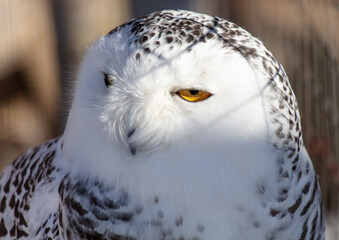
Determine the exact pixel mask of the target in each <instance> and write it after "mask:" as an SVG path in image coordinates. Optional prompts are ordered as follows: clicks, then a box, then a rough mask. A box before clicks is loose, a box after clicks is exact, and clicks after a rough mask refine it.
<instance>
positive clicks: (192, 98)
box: [176, 89, 211, 102]
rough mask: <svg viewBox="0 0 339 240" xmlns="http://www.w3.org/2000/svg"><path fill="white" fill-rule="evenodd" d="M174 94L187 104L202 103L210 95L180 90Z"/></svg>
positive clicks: (200, 91) (193, 90)
mask: <svg viewBox="0 0 339 240" xmlns="http://www.w3.org/2000/svg"><path fill="white" fill-rule="evenodd" d="M176 94H178V95H179V96H180V97H181V98H182V99H184V100H186V101H189V102H199V101H203V100H205V99H206V98H208V97H209V96H211V93H209V92H205V91H202V90H197V89H182V90H179V91H178V92H176Z"/></svg>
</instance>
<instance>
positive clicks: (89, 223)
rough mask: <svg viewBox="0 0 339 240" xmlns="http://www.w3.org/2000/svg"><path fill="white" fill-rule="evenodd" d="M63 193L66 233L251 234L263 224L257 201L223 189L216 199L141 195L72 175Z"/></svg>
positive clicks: (165, 236)
mask: <svg viewBox="0 0 339 240" xmlns="http://www.w3.org/2000/svg"><path fill="white" fill-rule="evenodd" d="M59 194H60V198H61V205H60V210H59V226H60V228H61V233H62V235H63V237H64V238H65V239H91V238H93V237H96V238H97V239H224V237H225V236H229V238H230V239H238V237H240V236H241V238H239V239H251V238H250V237H251V236H253V235H255V236H259V235H260V231H259V230H260V227H263V226H261V221H260V220H261V219H258V218H256V216H257V213H256V210H255V209H254V208H255V207H257V206H255V204H254V203H252V204H247V205H244V204H242V203H241V201H238V202H235V201H233V200H232V201H222V198H221V196H218V195H216V196H212V197H213V198H214V199H215V200H214V201H207V200H203V199H196V201H194V199H192V198H189V196H188V195H185V194H183V195H182V196H179V195H176V196H172V197H170V196H164V195H162V194H159V195H157V194H156V193H154V194H152V195H149V196H148V197H145V196H143V197H142V196H140V195H139V196H136V195H135V194H131V193H129V192H127V191H125V190H123V189H119V188H112V187H107V186H104V185H103V184H101V183H100V182H97V181H90V180H86V181H76V182H72V181H70V180H67V179H66V180H64V181H63V182H62V183H61V186H60V189H59ZM192 195H194V194H193V193H192ZM195 197H197V196H195ZM218 198H219V200H218ZM230 199H232V197H230ZM246 236H248V237H249V238H247V237H246Z"/></svg>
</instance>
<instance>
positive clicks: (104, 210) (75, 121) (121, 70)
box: [0, 10, 324, 240]
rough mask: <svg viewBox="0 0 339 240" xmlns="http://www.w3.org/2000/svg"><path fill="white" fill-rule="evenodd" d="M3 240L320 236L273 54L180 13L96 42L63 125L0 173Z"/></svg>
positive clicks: (314, 198)
mask: <svg viewBox="0 0 339 240" xmlns="http://www.w3.org/2000/svg"><path fill="white" fill-rule="evenodd" d="M0 190H1V195H0V238H1V239H114V240H127V239H134V240H160V239H163V240H164V239H173V240H175V239H176V240H184V239H186V240H198V239H200V240H204V239H208V240H221V239H223V240H225V239H226V240H238V239H239V240H247V239H251V240H253V239H276V240H278V239H283V240H286V239H309V240H310V239H324V215H323V210H322V203H321V194H320V188H319V183H318V180H317V176H316V174H315V172H314V169H313V166H312V163H311V160H310V158H309V156H308V154H307V151H306V149H305V147H304V144H303V140H302V134H301V125H300V115H299V112H298V106H297V102H296V98H295V96H294V93H293V91H292V89H291V86H290V84H289V81H288V78H287V76H286V74H285V72H284V69H283V67H282V66H281V64H280V63H279V62H278V61H277V60H276V59H275V57H274V56H273V55H272V54H271V53H270V52H269V51H268V50H267V49H266V48H265V47H264V45H263V44H262V42H260V41H259V40H258V39H256V38H255V37H253V36H251V34H249V33H248V32H247V31H245V30H244V29H242V28H240V27H238V26H237V25H236V24H234V23H231V22H228V21H226V20H224V19H221V18H219V17H212V16H208V15H204V14H199V13H195V12H190V11H183V10H177V11H173V10H165V11H159V12H154V13H152V14H149V15H147V16H144V17H140V18H137V19H132V20H130V21H128V22H127V23H125V24H123V25H121V26H119V27H117V28H115V29H114V30H112V31H111V32H109V33H108V34H107V35H106V36H104V37H101V38H100V39H99V40H98V41H97V42H95V43H94V44H93V45H92V46H91V47H90V49H89V50H88V52H87V54H86V55H85V56H84V59H83V62H82V64H81V67H80V70H79V72H78V75H77V82H76V86H75V93H74V99H73V104H72V107H71V110H70V112H69V116H68V120H67V125H66V128H65V131H64V134H63V135H62V136H60V137H58V138H55V139H52V140H50V141H47V142H46V143H43V144H42V145H40V146H38V147H36V148H34V149H31V150H28V151H27V152H26V153H24V154H23V155H22V156H20V157H19V158H18V159H17V160H15V161H14V162H13V164H12V165H10V166H8V167H7V168H6V169H5V170H4V171H3V173H2V175H1V177H0Z"/></svg>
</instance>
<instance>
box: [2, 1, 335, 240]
mask: <svg viewBox="0 0 339 240" xmlns="http://www.w3.org/2000/svg"><path fill="white" fill-rule="evenodd" d="M169 8H170V9H178V8H180V9H188V10H194V11H198V12H203V13H207V14H212V15H218V16H220V17H223V18H226V19H229V20H231V21H233V22H235V23H237V24H238V25H240V26H241V27H244V28H245V29H247V30H249V31H250V32H251V33H252V34H253V35H255V36H257V37H259V38H260V39H261V40H263V42H264V43H265V45H266V46H267V47H268V49H270V50H271V51H272V52H273V54H274V55H275V56H276V57H277V58H278V59H279V61H280V62H281V63H282V64H283V66H284V67H285V70H286V71H287V74H288V76H289V78H290V81H291V84H292V87H293V89H294V91H295V93H296V95H297V99H298V103H299V108H300V112H301V114H302V126H303V134H304V140H305V144H306V146H307V149H308V151H309V154H310V155H311V158H312V160H313V162H314V165H315V167H316V170H317V172H318V174H319V176H320V181H321V187H322V192H323V200H324V205H325V208H326V211H327V216H328V222H329V223H330V224H329V226H331V227H329V228H328V231H329V235H328V238H327V239H339V232H338V231H339V225H338V221H335V219H336V218H337V219H338V207H339V0H307V1H306V0H172V1H159V0H130V1H128V0H73V1H68V0H30V1H26V0H0V31H1V32H0V170H1V169H2V168H3V167H4V166H5V165H7V164H8V163H10V162H11V161H13V160H14V159H15V158H16V157H17V156H18V155H19V154H20V153H23V152H24V151H26V150H27V149H28V148H30V147H33V146H35V145H38V144H40V143H41V142H43V141H45V140H47V139H48V138H51V137H55V136H57V135H60V134H62V132H63V128H64V126H65V121H66V118H67V112H68V109H69V106H70V103H71V99H72V95H71V90H70V89H72V85H73V81H74V76H75V74H76V70H77V66H78V64H79V60H80V59H81V56H82V54H83V53H84V51H85V50H86V47H87V46H88V45H90V43H91V42H93V41H94V40H95V39H97V38H98V37H99V36H101V35H104V34H106V33H107V32H109V31H110V30H111V29H113V28H114V27H115V26H117V25H119V24H121V23H123V22H125V21H126V20H128V19H130V18H131V17H137V16H140V15H145V14H147V13H150V12H152V11H154V10H160V9H169Z"/></svg>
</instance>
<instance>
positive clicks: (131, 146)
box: [127, 129, 137, 156]
mask: <svg viewBox="0 0 339 240" xmlns="http://www.w3.org/2000/svg"><path fill="white" fill-rule="evenodd" d="M134 132H135V129H132V130H131V131H129V132H128V134H127V138H131V137H132V135H133V134H134ZM129 151H130V152H131V154H132V155H133V156H134V155H135V153H136V151H137V149H136V147H135V146H133V145H132V144H129Z"/></svg>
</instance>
